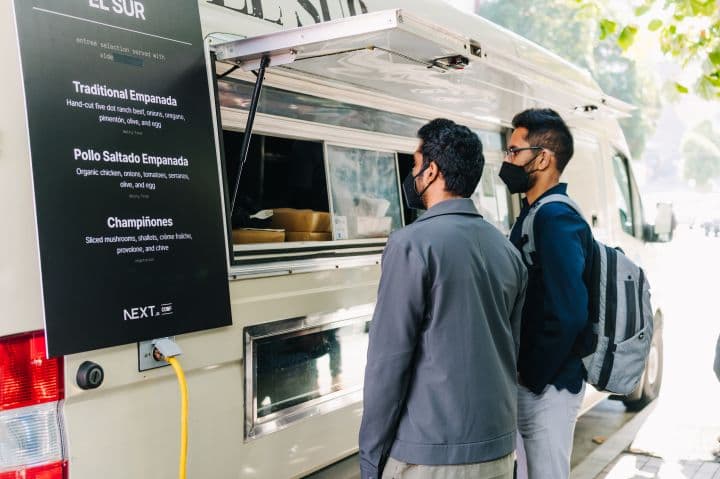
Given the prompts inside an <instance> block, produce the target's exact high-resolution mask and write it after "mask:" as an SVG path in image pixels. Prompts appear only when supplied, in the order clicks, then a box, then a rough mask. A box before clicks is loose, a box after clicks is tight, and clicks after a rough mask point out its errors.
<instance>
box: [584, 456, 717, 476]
mask: <svg viewBox="0 0 720 479" xmlns="http://www.w3.org/2000/svg"><path fill="white" fill-rule="evenodd" d="M651 478H658V479H720V462H714V461H700V460H690V459H681V460H672V461H665V460H664V459H663V458H661V457H652V456H647V455H643V454H633V453H628V452H625V453H623V454H621V455H620V456H619V457H618V458H617V459H616V460H615V461H614V462H613V463H612V464H610V465H609V466H607V467H606V468H605V469H603V471H602V472H601V473H600V474H599V475H598V476H596V479H651Z"/></svg>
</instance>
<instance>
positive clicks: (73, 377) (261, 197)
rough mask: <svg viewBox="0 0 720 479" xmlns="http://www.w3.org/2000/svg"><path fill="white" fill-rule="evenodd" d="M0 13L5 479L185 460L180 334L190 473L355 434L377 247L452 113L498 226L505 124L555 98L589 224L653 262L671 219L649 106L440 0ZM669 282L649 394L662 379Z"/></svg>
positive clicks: (290, 453) (398, 219) (255, 461)
mask: <svg viewBox="0 0 720 479" xmlns="http://www.w3.org/2000/svg"><path fill="white" fill-rule="evenodd" d="M180 3H182V6H181V5H180ZM186 3H187V5H185V4H186ZM160 7H162V8H160ZM196 9H197V11H196ZM0 24H2V28H1V29H0V36H1V38H2V40H3V42H4V44H5V46H6V47H5V48H3V49H0V58H1V59H2V64H3V66H4V70H5V74H4V75H3V76H2V79H0V82H1V84H2V91H3V92H4V96H3V112H2V115H0V191H1V192H2V193H1V194H2V195H3V197H4V201H2V202H0V203H1V204H2V206H0V208H2V214H1V215H0V217H2V218H3V226H4V227H3V232H4V234H3V243H2V245H3V247H2V249H1V250H0V317H1V318H2V320H1V321H0V478H16V477H24V478H25V477H27V478H31V477H32V478H40V477H42V478H46V479H49V478H53V479H58V478H71V479H78V478H79V479H85V478H95V477H104V478H106V479H112V478H126V477H153V478H158V479H159V478H171V477H175V476H176V475H177V472H178V464H177V458H178V455H179V454H180V449H181V448H180V446H179V443H180V441H179V437H180V435H181V422H180V421H179V420H178V418H179V417H180V415H181V402H180V401H179V400H178V393H177V388H178V386H177V382H176V380H175V376H174V375H173V370H172V368H170V367H163V366H166V365H167V364H166V363H165V362H164V361H162V355H161V356H160V357H158V356H156V355H155V353H157V347H158V344H159V343H157V342H154V341H153V340H155V339H159V338H163V337H168V338H169V341H170V342H171V343H172V344H173V345H175V346H176V347H177V348H178V349H177V350H178V351H181V353H182V354H180V355H178V356H177V358H178V359H179V361H180V363H181V364H182V368H183V369H184V371H185V375H186V378H187V391H188V393H189V410H188V415H187V417H188V424H189V429H188V437H189V441H188V450H187V471H188V474H189V476H190V477H207V478H238V477H240V478H291V477H303V476H305V475H308V474H311V473H313V472H314V471H318V470H320V469H322V468H324V467H326V466H328V465H331V464H333V463H335V462H337V461H339V460H341V459H343V458H345V457H347V456H350V455H352V454H354V453H355V452H356V451H357V433H358V428H359V423H360V418H361V414H362V384H363V373H364V364H365V356H366V353H367V343H368V330H369V327H370V321H371V318H372V313H373V304H374V301H375V297H376V292H377V287H378V280H379V277H380V262H381V254H382V251H383V247H384V245H385V243H386V241H387V238H388V236H389V235H390V234H391V233H392V232H393V231H396V230H397V229H399V228H402V227H403V226H404V225H406V224H409V223H411V222H412V221H413V220H414V219H415V218H416V217H417V214H418V213H417V212H415V211H412V210H408V209H407V208H406V207H405V206H404V201H403V193H402V188H401V187H400V182H401V180H402V178H403V177H404V176H405V175H406V174H407V173H408V172H409V171H410V169H411V165H412V153H413V152H414V151H415V148H416V146H417V136H416V133H417V130H418V129H419V128H420V127H421V126H422V125H423V124H425V123H426V122H428V121H429V120H431V119H433V118H437V117H445V118H450V119H452V120H454V121H457V122H459V123H462V124H465V125H467V126H468V127H469V128H471V129H472V130H473V131H475V132H476V133H477V135H478V136H479V137H480V139H481V140H482V143H483V147H484V154H485V159H486V165H485V169H484V172H483V175H482V179H481V181H480V184H479V185H478V188H477V190H476V191H475V193H474V194H473V195H472V199H473V201H474V202H475V204H476V205H477V207H478V209H479V210H480V212H481V213H482V214H483V216H484V217H485V219H486V220H487V221H489V222H491V223H492V224H494V225H495V226H496V227H497V228H499V229H501V230H502V231H505V232H507V231H508V230H509V228H510V226H511V223H512V221H513V220H514V218H515V217H516V215H517V214H518V211H519V199H518V198H513V197H511V196H510V195H509V194H508V193H507V190H506V189H505V187H504V185H503V184H502V183H501V181H500V180H499V179H498V176H497V173H498V171H499V167H500V165H501V162H502V161H503V149H504V147H505V143H506V139H507V138H508V136H509V133H510V128H511V125H510V121H511V119H512V117H513V116H514V114H515V113H517V112H519V111H521V110H523V109H525V108H529V107H550V108H553V109H555V110H557V111H558V112H559V113H560V114H561V115H562V116H563V117H564V118H565V119H566V120H567V122H568V124H569V125H570V126H571V128H572V131H573V134H574V137H575V158H574V160H573V161H572V162H570V164H569V166H568V169H567V171H566V173H565V180H566V181H568V183H569V185H570V186H569V193H570V195H571V196H572V197H573V198H575V199H576V200H577V202H578V203H579V204H580V206H581V207H582V209H583V211H584V212H585V214H586V215H587V219H588V221H589V222H590V223H591V226H592V228H593V231H594V234H595V235H596V236H597V237H598V238H599V239H601V240H603V241H604V242H606V243H608V244H613V245H619V246H621V247H622V248H623V250H624V251H625V252H626V254H628V255H631V257H632V258H634V259H637V260H639V261H646V260H645V259H644V258H646V254H647V252H648V251H647V250H648V248H647V247H646V244H647V243H649V242H652V241H657V238H658V237H667V236H668V232H663V231H656V230H655V228H654V226H653V225H648V224H647V223H646V220H645V218H643V210H642V204H641V200H640V194H639V191H638V188H637V184H636V181H635V179H634V176H633V172H632V168H631V162H630V155H629V151H628V147H627V144H626V142H625V140H624V137H623V134H622V130H621V128H620V126H619V124H618V119H619V118H623V117H625V116H627V115H628V114H629V112H630V111H631V107H630V106H628V105H626V104H624V103H622V102H620V101H618V100H616V99H613V98H611V97H609V96H607V95H605V94H604V93H603V92H602V90H601V89H600V88H599V87H598V85H597V83H596V82H595V81H594V80H593V79H592V78H591V76H590V75H589V74H588V73H587V72H586V71H584V70H581V69H579V68H577V67H575V66H573V65H571V64H569V63H567V62H566V61H564V60H562V59H561V58H559V57H558V56H556V55H554V54H553V53H551V52H548V51H547V50H544V49H542V48H541V47H539V46H537V45H535V44H533V43H531V42H529V41H527V40H525V39H523V38H521V37H519V36H517V35H515V34H513V33H510V32H508V31H506V30H504V29H502V28H501V27H499V26H497V25H494V24H493V23H491V22H489V21H487V20H485V19H483V18H481V17H479V16H475V15H470V14H467V13H463V12H460V11H458V10H455V9H454V8H452V7H450V6H448V5H446V4H444V3H443V2H441V1H437V0H412V1H411V0H399V1H394V2H383V1H380V0H297V1H291V0H197V2H195V1H194V0H188V1H185V2H168V1H167V0H155V1H153V0H134V1H128V0H124V1H119V0H112V1H110V0H66V1H64V2H52V1H49V0H33V1H32V2H26V1H25V0H15V1H14V2H13V1H11V2H3V3H2V5H1V6H0ZM660 223H661V222H658V223H657V224H660ZM647 261H649V259H648V260H647ZM650 277H651V278H652V276H650ZM661 299H662V298H654V300H655V305H654V306H655V307H656V308H657V311H656V313H655V318H656V323H657V324H656V329H657V331H658V334H656V336H655V341H654V344H653V351H652V352H651V356H650V361H649V366H648V370H647V371H646V374H645V377H644V379H643V382H642V384H641V385H640V386H639V388H638V390H637V391H636V392H635V393H634V394H633V395H632V396H630V397H628V398H624V399H625V401H626V402H627V404H629V405H630V406H631V407H633V406H638V405H641V404H645V403H646V402H648V401H649V400H651V399H652V398H654V397H655V396H656V395H657V393H658V390H659V386H660V382H661V377H662V337H661V330H662V328H661V325H662V319H663V318H662V310H661V309H660V302H661ZM163 354H165V353H163ZM177 354H179V353H177ZM600 397H601V396H600V395H599V393H597V392H595V393H590V394H589V395H588V398H587V401H586V408H587V407H589V406H590V405H592V404H594V403H595V402H596V401H597V400H598V398H600Z"/></svg>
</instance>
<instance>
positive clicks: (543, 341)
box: [500, 109, 592, 479]
mask: <svg viewBox="0 0 720 479" xmlns="http://www.w3.org/2000/svg"><path fill="white" fill-rule="evenodd" d="M512 124H513V128H514V131H513V133H512V136H511V138H510V141H509V145H508V148H507V150H506V157H505V162H504V163H503V165H502V167H501V169H500V178H501V179H502V180H503V182H505V184H506V185H507V187H508V189H509V190H510V192H511V193H523V194H524V195H525V198H524V199H523V208H522V211H521V212H520V216H519V217H518V219H517V221H516V222H515V225H514V226H513V228H512V231H511V233H510V241H511V242H512V243H513V244H514V245H515V246H516V247H517V248H518V249H519V250H521V251H522V246H523V243H524V241H527V238H523V237H522V224H523V221H524V220H525V218H526V217H527V214H528V212H529V211H530V209H531V208H532V207H533V204H535V203H536V202H537V201H538V200H539V199H541V198H544V197H546V196H549V195H554V194H560V195H566V194H567V185H566V184H564V183H560V175H561V174H562V172H563V170H564V169H565V167H566V166H567V164H568V162H569V161H570V158H571V157H572V155H573V138H572V134H571V133H570V130H569V129H568V127H567V125H566V124H565V122H564V121H563V120H562V118H560V116H559V115H558V114H557V113H556V112H555V111H553V110H550V109H530V110H526V111H523V112H522V113H519V114H518V115H516V116H515V118H514V119H513V122H512ZM534 238H535V250H536V255H537V256H536V258H534V265H532V266H530V265H528V287H527V295H526V300H525V306H524V308H523V314H522V329H521V336H520V355H519V358H518V382H519V391H518V430H519V437H518V448H517V450H518V478H521V479H522V478H529V479H544V478H547V479H564V478H567V477H568V476H569V474H570V454H571V452H572V441H573V432H574V429H575V421H576V418H577V414H578V412H579V410H580V405H581V403H582V399H583V393H584V391H585V382H584V379H585V377H586V371H585V368H584V366H583V363H582V353H583V352H584V351H587V349H588V345H587V344H585V342H586V341H587V338H589V334H587V333H586V332H585V328H586V325H587V324H588V290H587V287H586V285H585V282H584V273H585V269H586V268H585V266H586V264H590V263H591V259H592V258H591V255H592V233H591V231H590V227H589V226H588V224H587V223H586V222H585V221H584V220H583V218H582V217H581V216H580V215H579V214H578V213H577V212H576V211H575V210H573V209H572V208H571V207H569V206H568V205H566V204H564V203H557V202H556V203H547V204H546V205H545V206H543V207H542V208H540V210H539V211H538V212H537V214H536V216H535V221H534Z"/></svg>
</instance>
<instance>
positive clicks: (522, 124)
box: [512, 108, 573, 173]
mask: <svg viewBox="0 0 720 479" xmlns="http://www.w3.org/2000/svg"><path fill="white" fill-rule="evenodd" d="M512 126H513V128H516V129H517V128H526V129H527V131H528V134H527V138H526V141H527V142H528V143H530V145H531V146H542V147H543V148H547V149H548V150H550V151H552V152H553V153H555V158H557V169H558V171H560V173H562V172H563V170H564V169H565V167H566V166H567V164H568V162H569V161H570V158H572V156H573V137H572V133H570V129H569V128H568V126H567V125H566V124H565V122H564V121H563V119H562V118H561V117H560V115H558V114H557V112H556V111H555V110H551V109H550V108H530V109H529V110H525V111H523V112H520V113H518V114H517V115H515V118H513V120H512Z"/></svg>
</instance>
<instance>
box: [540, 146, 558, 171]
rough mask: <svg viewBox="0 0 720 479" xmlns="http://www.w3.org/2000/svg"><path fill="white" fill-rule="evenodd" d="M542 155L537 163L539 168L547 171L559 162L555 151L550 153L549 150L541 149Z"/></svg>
mask: <svg viewBox="0 0 720 479" xmlns="http://www.w3.org/2000/svg"><path fill="white" fill-rule="evenodd" d="M540 155H541V157H540V158H539V160H540V161H538V163H537V165H536V168H537V169H538V170H542V171H545V170H547V169H548V168H550V166H552V165H556V164H557V158H555V155H554V154H553V153H550V152H549V151H548V150H543V151H541V152H540Z"/></svg>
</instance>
